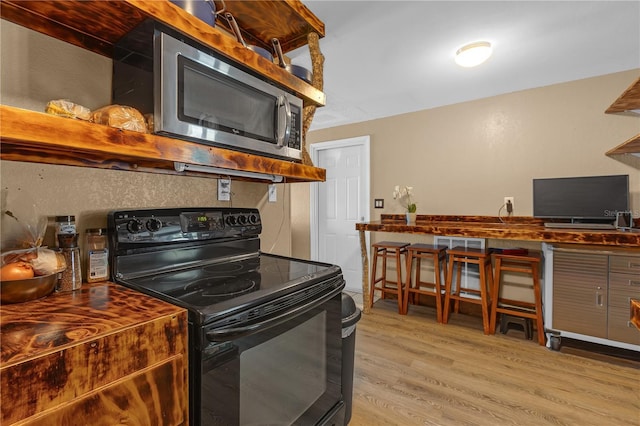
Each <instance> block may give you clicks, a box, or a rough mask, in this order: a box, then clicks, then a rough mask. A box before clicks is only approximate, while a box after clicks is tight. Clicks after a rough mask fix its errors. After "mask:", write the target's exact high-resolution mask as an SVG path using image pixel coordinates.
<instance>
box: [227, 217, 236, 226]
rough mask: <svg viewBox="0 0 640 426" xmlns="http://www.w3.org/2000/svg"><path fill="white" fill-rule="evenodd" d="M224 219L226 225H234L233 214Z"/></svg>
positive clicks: (234, 218)
mask: <svg viewBox="0 0 640 426" xmlns="http://www.w3.org/2000/svg"><path fill="white" fill-rule="evenodd" d="M225 221H226V222H227V225H229V226H235V224H236V217H235V216H227V218H226V219H225Z"/></svg>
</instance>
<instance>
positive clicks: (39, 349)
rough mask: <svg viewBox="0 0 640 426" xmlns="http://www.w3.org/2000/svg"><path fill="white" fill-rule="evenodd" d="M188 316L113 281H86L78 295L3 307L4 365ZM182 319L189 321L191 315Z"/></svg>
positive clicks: (0, 311) (0, 324)
mask: <svg viewBox="0 0 640 426" xmlns="http://www.w3.org/2000/svg"><path fill="white" fill-rule="evenodd" d="M184 312H186V310H185V309H183V308H181V307H178V306H174V305H171V304H169V303H166V302H163V301H161V300H159V299H155V298H153V297H150V296H147V295H144V294H142V293H140V292H137V291H135V290H131V289H129V288H126V287H123V286H120V285H118V284H115V283H112V282H104V283H94V284H86V283H85V284H83V286H82V288H81V289H80V290H77V291H75V292H65V293H53V294H51V295H50V296H47V297H44V298H42V299H38V300H32V301H29V302H24V303H16V304H9V305H1V306H0V340H2V348H1V354H0V367H1V368H3V369H4V368H6V367H9V366H11V365H14V364H16V363H19V362H23V361H25V360H27V359H32V358H34V357H38V356H42V355H45V354H47V353H51V352H56V351H60V350H61V349H65V348H67V347H71V346H73V345H77V344H79V343H82V342H85V341H89V340H91V339H94V338H95V337H96V336H99V335H107V334H110V333H114V332H117V331H119V330H122V329H125V328H128V327H131V326H134V325H137V324H142V323H146V322H150V321H153V320H155V319H158V318H161V317H165V316H172V315H178V314H181V313H184ZM181 317H182V318H184V319H185V320H186V317H187V316H186V314H184V315H181Z"/></svg>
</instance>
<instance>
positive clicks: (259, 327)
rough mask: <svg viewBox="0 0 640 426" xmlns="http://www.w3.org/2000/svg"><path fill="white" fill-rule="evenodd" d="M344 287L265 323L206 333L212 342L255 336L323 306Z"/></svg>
mask: <svg viewBox="0 0 640 426" xmlns="http://www.w3.org/2000/svg"><path fill="white" fill-rule="evenodd" d="M342 287H343V286H340V287H339V288H337V289H334V290H333V291H331V293H328V294H326V295H324V296H323V297H321V298H320V299H313V300H311V301H310V302H307V303H305V304H303V305H300V306H297V307H295V308H293V309H291V310H288V311H286V312H283V313H281V314H279V315H276V316H275V317H272V318H269V319H267V320H264V321H260V322H257V323H255V324H251V325H247V326H244V327H229V328H221V329H218V330H211V331H208V332H207V333H206V336H207V340H208V341H210V342H227V341H229V340H234V339H237V338H239V337H244V336H249V335H251V334H255V333H257V332H259V331H263V330H265V329H267V328H270V327H275V326H277V325H280V324H283V323H285V322H287V321H289V320H290V319H291V318H294V317H296V316H298V315H301V314H303V313H305V312H307V311H310V310H311V309H313V308H315V307H317V306H320V305H322V304H323V303H325V302H327V301H328V300H331V298H332V297H334V296H335V295H336V294H340V293H341V292H342Z"/></svg>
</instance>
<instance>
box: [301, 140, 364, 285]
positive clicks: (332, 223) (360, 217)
mask: <svg viewBox="0 0 640 426" xmlns="http://www.w3.org/2000/svg"><path fill="white" fill-rule="evenodd" d="M310 155H311V158H312V160H313V163H314V164H315V165H316V166H317V167H321V168H323V169H326V171H327V179H326V182H318V183H314V184H312V188H311V258H312V259H313V260H317V261H320V262H326V263H331V264H334V265H339V266H340V267H341V268H342V273H343V275H344V279H345V281H346V288H345V289H346V290H349V291H353V292H362V256H361V250H360V238H359V234H358V231H357V230H356V227H355V225H356V223H357V222H364V221H368V220H369V136H360V137H357V138H351V139H343V140H339V141H332V142H323V143H317V144H311V145H310ZM368 246H369V245H368V244H367V247H368Z"/></svg>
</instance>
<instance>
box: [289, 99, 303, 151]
mask: <svg viewBox="0 0 640 426" xmlns="http://www.w3.org/2000/svg"><path fill="white" fill-rule="evenodd" d="M300 114H301V111H300V110H299V109H298V108H291V133H290V135H289V141H288V142H287V146H288V147H289V148H293V149H300V148H301V144H302V129H300V128H299V127H298V124H299V123H302V119H301V117H300Z"/></svg>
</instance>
